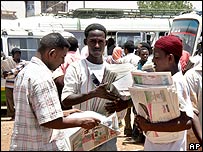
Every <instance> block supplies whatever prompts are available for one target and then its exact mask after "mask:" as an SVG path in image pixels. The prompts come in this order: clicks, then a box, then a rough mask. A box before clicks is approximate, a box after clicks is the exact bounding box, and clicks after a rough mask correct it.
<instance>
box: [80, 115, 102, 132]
mask: <svg viewBox="0 0 203 152" xmlns="http://www.w3.org/2000/svg"><path fill="white" fill-rule="evenodd" d="M80 121H81V127H82V128H85V129H92V128H94V127H96V126H98V125H99V124H100V122H101V121H100V120H99V119H96V118H93V117H85V118H80Z"/></svg>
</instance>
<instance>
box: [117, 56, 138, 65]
mask: <svg viewBox="0 0 203 152" xmlns="http://www.w3.org/2000/svg"><path fill="white" fill-rule="evenodd" d="M139 60H140V57H139V56H138V55H135V54H134V53H128V54H127V55H125V56H124V57H122V58H120V59H118V60H117V62H119V63H131V64H133V65H134V66H135V67H137V64H138V62H139Z"/></svg>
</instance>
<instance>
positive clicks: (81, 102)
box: [61, 23, 117, 151]
mask: <svg viewBox="0 0 203 152" xmlns="http://www.w3.org/2000/svg"><path fill="white" fill-rule="evenodd" d="M106 34H107V31H106V28H105V27H104V26H103V25H101V24H96V23H95V24H90V25H89V26H87V27H86V29H85V41H86V44H87V46H88V51H89V56H88V57H87V58H86V59H83V60H80V61H76V62H74V63H72V64H70V65H69V67H68V69H67V71H66V74H65V77H64V88H63V90H62V97H61V99H62V104H63V105H64V106H73V105H74V106H75V107H76V108H78V109H80V110H84V111H86V110H91V111H95V112H98V113H100V114H103V115H107V112H106V111H105V108H104V105H105V102H109V100H111V101H114V100H116V99H117V97H116V96H115V95H114V94H112V93H110V92H108V91H107V90H106V85H107V83H106V84H99V85H98V86H96V85H97V84H94V82H96V81H94V80H93V78H95V76H96V78H97V79H98V80H99V81H100V82H101V81H102V78H103V73H104V68H105V65H106V64H107V63H106V62H104V59H103V52H104V48H105V45H106ZM97 82H98V81H97ZM115 150H117V147H116V138H114V139H112V140H110V141H108V142H106V143H104V144H102V145H101V146H99V147H97V148H95V149H94V151H115Z"/></svg>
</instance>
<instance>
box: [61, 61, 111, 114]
mask: <svg viewBox="0 0 203 152" xmlns="http://www.w3.org/2000/svg"><path fill="white" fill-rule="evenodd" d="M105 64H107V63H106V62H104V63H103V64H93V63H91V62H89V61H88V60H86V59H83V60H81V61H76V62H74V63H73V64H70V65H69V67H68V69H67V71H66V74H65V77H64V87H63V91H62V96H61V99H62V101H63V100H64V99H65V98H66V97H68V96H69V95H71V94H83V93H88V92H89V91H91V90H93V89H94V88H95V85H94V84H93V82H92V80H91V74H92V73H94V74H95V75H96V76H97V78H98V80H100V81H101V80H102V78H103V73H104V68H105ZM106 102H109V100H106V99H102V98H92V99H90V100H88V101H85V102H82V103H81V104H78V105H75V106H74V107H75V108H78V109H81V110H84V111H86V110H90V111H95V112H98V113H101V114H103V115H107V113H106V110H105V108H104V105H105V103H106Z"/></svg>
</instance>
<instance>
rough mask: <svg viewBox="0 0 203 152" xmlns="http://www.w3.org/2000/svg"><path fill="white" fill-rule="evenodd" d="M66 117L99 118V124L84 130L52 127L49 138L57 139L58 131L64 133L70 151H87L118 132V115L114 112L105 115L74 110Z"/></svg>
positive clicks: (115, 135)
mask: <svg viewBox="0 0 203 152" xmlns="http://www.w3.org/2000/svg"><path fill="white" fill-rule="evenodd" d="M67 117H68V118H82V117H95V118H98V119H100V120H101V123H100V125H99V126H96V127H95V128H93V129H90V130H86V129H84V128H81V127H75V128H67V129H60V130H59V129H54V130H53V134H52V138H51V140H55V139H57V136H59V135H60V132H61V131H63V132H64V134H65V140H66V142H67V143H68V145H69V149H70V151H89V150H92V149H94V148H96V147H98V146H99V145H101V144H103V143H105V142H107V141H108V140H110V139H113V138H115V137H117V135H118V134H120V130H119V126H118V117H117V114H116V112H115V113H113V114H112V115H110V116H109V117H106V116H104V115H101V114H99V113H96V112H94V111H84V112H76V113H73V114H71V115H69V116H67Z"/></svg>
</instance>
